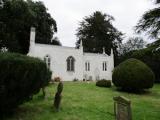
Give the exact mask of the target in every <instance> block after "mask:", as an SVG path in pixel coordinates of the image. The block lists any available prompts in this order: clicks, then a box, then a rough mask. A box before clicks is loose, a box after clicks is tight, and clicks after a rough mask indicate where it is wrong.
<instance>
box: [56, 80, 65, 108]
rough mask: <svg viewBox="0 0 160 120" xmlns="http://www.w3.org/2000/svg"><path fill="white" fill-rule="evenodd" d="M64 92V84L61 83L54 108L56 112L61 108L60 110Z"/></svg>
mask: <svg viewBox="0 0 160 120" xmlns="http://www.w3.org/2000/svg"><path fill="white" fill-rule="evenodd" d="M62 91H63V83H62V82H59V84H58V87H57V92H56V94H55V97H54V107H55V109H56V111H59V108H60V103H61V99H62V95H61V93H62Z"/></svg>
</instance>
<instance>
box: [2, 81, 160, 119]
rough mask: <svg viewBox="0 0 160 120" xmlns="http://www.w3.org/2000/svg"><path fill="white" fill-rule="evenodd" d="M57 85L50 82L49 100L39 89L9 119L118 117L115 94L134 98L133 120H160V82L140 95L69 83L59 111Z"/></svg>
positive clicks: (132, 99) (82, 83) (85, 83)
mask: <svg viewBox="0 0 160 120" xmlns="http://www.w3.org/2000/svg"><path fill="white" fill-rule="evenodd" d="M56 87H57V83H56V84H52V85H49V86H48V87H47V89H46V92H47V96H46V98H45V99H43V98H42V97H41V96H42V92H39V93H38V94H37V95H35V96H34V97H33V100H32V101H29V102H26V103H25V104H23V105H21V106H20V107H19V108H18V109H17V110H16V112H15V113H14V115H12V116H10V117H8V118H5V120H114V119H115V117H114V109H113V104H114V102H113V97H114V96H120V95H121V96H122V95H123V96H125V97H127V98H129V99H130V100H131V101H132V117H133V120H160V84H159V85H158V84H156V85H155V86H154V88H153V89H151V90H150V92H148V93H145V94H141V95H137V94H130V93H124V92H118V91H116V90H115V88H114V87H112V88H101V87H97V86H95V83H94V82H91V83H87V82H65V83H64V90H63V98H62V102H61V109H60V111H59V112H55V111H54V108H53V100H54V95H55V92H56Z"/></svg>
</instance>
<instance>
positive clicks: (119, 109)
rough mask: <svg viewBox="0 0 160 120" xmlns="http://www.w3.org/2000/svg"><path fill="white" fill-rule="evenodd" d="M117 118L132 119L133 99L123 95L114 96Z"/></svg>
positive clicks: (119, 119) (120, 119) (118, 119)
mask: <svg viewBox="0 0 160 120" xmlns="http://www.w3.org/2000/svg"><path fill="white" fill-rule="evenodd" d="M113 100H114V113H115V119H116V120H132V116H131V101H130V100H129V99H127V98H125V97H123V96H118V97H113Z"/></svg>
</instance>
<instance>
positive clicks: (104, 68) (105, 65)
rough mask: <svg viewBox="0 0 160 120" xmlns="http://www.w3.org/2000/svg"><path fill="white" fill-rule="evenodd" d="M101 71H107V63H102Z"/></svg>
mask: <svg viewBox="0 0 160 120" xmlns="http://www.w3.org/2000/svg"><path fill="white" fill-rule="evenodd" d="M103 71H107V62H106V61H104V62H103Z"/></svg>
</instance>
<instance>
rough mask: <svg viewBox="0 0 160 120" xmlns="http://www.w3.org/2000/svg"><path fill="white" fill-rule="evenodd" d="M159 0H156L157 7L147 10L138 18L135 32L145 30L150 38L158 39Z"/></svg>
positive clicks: (159, 32)
mask: <svg viewBox="0 0 160 120" xmlns="http://www.w3.org/2000/svg"><path fill="white" fill-rule="evenodd" d="M159 3H160V0H156V4H157V7H156V8H154V9H152V10H149V11H147V12H146V13H145V14H144V15H143V16H142V18H141V19H140V20H139V22H138V24H137V26H136V29H135V30H136V32H137V33H141V32H146V33H147V34H148V35H149V36H150V37H151V38H155V39H158V38H159V35H160V6H159V5H160V4H159Z"/></svg>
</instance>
